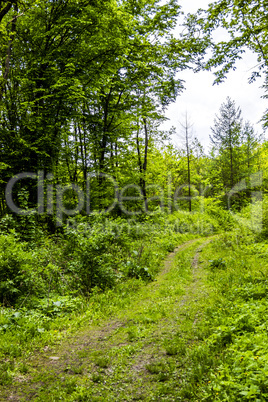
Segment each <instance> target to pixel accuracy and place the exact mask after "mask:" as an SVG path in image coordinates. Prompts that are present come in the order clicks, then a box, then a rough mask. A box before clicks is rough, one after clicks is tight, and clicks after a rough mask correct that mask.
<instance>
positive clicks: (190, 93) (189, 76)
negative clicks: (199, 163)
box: [163, 0, 267, 150]
mask: <svg viewBox="0 0 268 402" xmlns="http://www.w3.org/2000/svg"><path fill="white" fill-rule="evenodd" d="M179 3H180V4H181V5H182V9H183V10H184V11H185V13H188V12H195V11H196V10H197V9H198V8H206V7H207V5H208V4H209V3H211V1H207V0H199V1H198V2H197V1H194V0H180V1H179ZM223 39H224V38H223ZM257 64H258V62H257V57H256V55H254V54H252V53H250V52H246V53H245V54H244V57H243V59H242V60H239V61H238V62H237V64H236V67H237V68H236V70H235V71H230V73H229V74H228V75H227V79H226V80H225V82H224V83H222V84H220V85H214V86H213V85H212V84H213V81H214V79H215V76H214V74H213V73H212V72H208V71H202V72H199V73H193V72H192V71H183V72H182V73H179V75H178V77H179V78H182V79H184V80H185V88H186V89H185V91H184V92H183V93H182V95H181V96H179V97H178V98H177V101H176V102H175V103H173V104H172V105H170V107H169V108H168V110H167V112H166V117H168V118H169V119H170V120H168V121H167V122H165V123H164V125H163V128H164V129H166V130H167V129H169V128H171V127H172V126H174V127H176V129H177V133H179V132H180V124H179V121H181V122H183V120H184V115H185V112H186V111H187V114H188V117H189V118H190V121H191V122H192V123H193V135H194V136H195V137H197V138H198V139H199V141H200V142H201V143H202V145H203V146H204V147H205V149H206V150H208V148H209V145H210V140H209V135H210V134H211V130H210V127H211V126H213V122H214V118H215V114H219V108H220V106H221V104H222V103H223V102H225V100H226V97H227V96H230V98H231V99H233V100H235V102H236V106H240V108H241V110H242V117H243V118H244V120H245V121H246V120H249V121H250V123H251V124H252V125H253V126H254V128H255V130H256V131H257V132H258V133H259V134H260V133H262V132H263V130H262V125H261V123H259V121H260V119H261V117H262V115H263V113H264V111H265V110H266V108H267V101H266V100H265V99H262V98H261V96H262V95H263V94H264V90H263V89H262V88H261V85H262V84H263V79H261V78H260V79H258V80H257V81H255V82H254V83H252V84H249V83H248V78H249V76H250V73H251V69H253V67H254V66H256V65H257ZM173 141H174V142H175V143H177V144H178V145H179V144H180V140H179V139H178V138H176V137H173Z"/></svg>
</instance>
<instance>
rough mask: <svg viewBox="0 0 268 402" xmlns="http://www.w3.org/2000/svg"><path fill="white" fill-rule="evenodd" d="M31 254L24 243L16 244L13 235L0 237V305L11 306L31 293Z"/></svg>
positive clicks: (32, 283)
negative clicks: (24, 295)
mask: <svg viewBox="0 0 268 402" xmlns="http://www.w3.org/2000/svg"><path fill="white" fill-rule="evenodd" d="M32 263H33V258H32V256H31V254H30V253H29V252H27V251H25V243H18V239H17V238H16V236H15V235H11V234H10V235H0V298H1V301H2V303H4V304H6V303H8V304H13V303H15V302H16V301H17V299H18V298H19V297H20V296H21V295H23V294H27V293H28V292H29V291H31V289H32V287H33V285H34V281H33V277H32V275H31V270H30V265H31V264H32Z"/></svg>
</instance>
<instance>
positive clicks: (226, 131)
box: [210, 97, 242, 188]
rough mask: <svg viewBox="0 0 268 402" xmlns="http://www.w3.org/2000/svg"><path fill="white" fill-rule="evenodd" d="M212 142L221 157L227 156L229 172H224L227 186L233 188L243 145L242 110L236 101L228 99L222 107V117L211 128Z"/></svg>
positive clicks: (216, 119) (217, 117)
mask: <svg viewBox="0 0 268 402" xmlns="http://www.w3.org/2000/svg"><path fill="white" fill-rule="evenodd" d="M211 130H212V135H211V136H210V140H211V142H212V144H213V146H215V147H216V149H217V150H218V152H219V154H220V155H221V156H224V155H226V157H227V160H226V162H227V166H228V172H226V171H224V173H223V175H224V177H223V180H224V182H225V186H226V187H228V188H230V187H233V186H234V184H235V183H236V181H237V179H238V175H237V172H238V171H237V169H238V166H239V165H238V147H239V146H240V145H241V143H242V131H241V130H242V119H241V110H240V108H239V107H238V108H237V107H236V106H235V101H232V100H231V99H230V98H229V97H227V99H226V102H225V103H223V104H222V105H221V107H220V115H219V116H216V118H215V120H214V126H213V127H211Z"/></svg>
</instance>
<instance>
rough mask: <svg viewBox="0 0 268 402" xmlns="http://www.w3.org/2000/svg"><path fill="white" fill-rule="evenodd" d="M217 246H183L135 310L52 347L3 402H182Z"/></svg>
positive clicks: (190, 243)
mask: <svg viewBox="0 0 268 402" xmlns="http://www.w3.org/2000/svg"><path fill="white" fill-rule="evenodd" d="M210 241H211V238H209V239H195V240H191V241H188V242H186V243H184V244H183V245H181V246H179V247H177V248H176V249H175V250H174V252H173V253H171V254H169V256H168V257H167V258H166V260H165V262H164V268H163V270H162V271H161V272H160V273H159V275H158V276H157V280H156V281H154V282H152V283H150V284H148V285H144V286H142V288H141V289H139V290H138V291H137V294H135V297H133V301H132V302H131V305H129V307H128V308H127V309H122V310H120V311H118V313H117V314H116V317H114V318H113V320H110V321H106V322H102V323H100V325H99V326H92V325H91V326H88V327H87V328H85V329H83V330H81V331H80V332H79V333H76V334H75V335H73V336H72V337H69V338H68V339H67V340H65V341H63V342H62V344H61V345H60V346H57V347H46V348H45V349H44V350H43V353H42V354H40V355H38V356H34V357H33V358H32V359H31V361H30V370H29V372H28V373H27V374H26V375H25V376H21V377H20V378H16V379H15V381H14V383H13V384H12V387H9V390H6V393H4V395H2V396H0V401H30V400H35V401H47V402H48V401H55V402H56V401H60V400H63V401H89V402H91V401H135V400H145V401H159V400H163V401H165V400H166V401H176V400H179V399H176V396H175V395H176V389H178V388H179V386H180V383H181V382H182V381H183V369H184V367H185V355H186V351H187V348H189V347H191V344H192V343H193V342H195V326H196V323H197V321H198V320H199V318H200V317H201V315H202V305H204V304H205V300H206V298H207V297H208V295H209V289H207V286H206V284H205V282H204V277H205V275H206V274H205V271H204V270H203V268H202V264H200V263H199V255H200V253H201V251H202V249H203V248H204V247H205V246H206V244H208V243H209V242H210ZM122 297H124V295H122ZM11 389H12V391H11ZM2 398H4V399H2ZM186 400H187V399H185V401H186Z"/></svg>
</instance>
